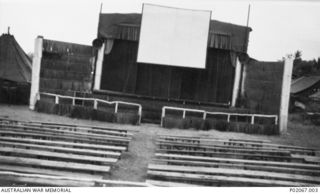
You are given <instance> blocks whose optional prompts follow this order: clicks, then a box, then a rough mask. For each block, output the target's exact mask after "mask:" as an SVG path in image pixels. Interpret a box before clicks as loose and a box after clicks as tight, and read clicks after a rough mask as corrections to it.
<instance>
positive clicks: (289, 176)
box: [148, 164, 320, 184]
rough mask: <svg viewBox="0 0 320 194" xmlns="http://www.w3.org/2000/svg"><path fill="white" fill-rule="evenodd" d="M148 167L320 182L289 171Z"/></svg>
mask: <svg viewBox="0 0 320 194" xmlns="http://www.w3.org/2000/svg"><path fill="white" fill-rule="evenodd" d="M148 169H149V170H156V171H170V172H182V173H184V172H186V173H196V174H210V175H225V176H240V177H251V178H260V179H272V180H284V181H294V182H305V183H312V184H320V177H319V176H317V177H316V176H307V175H297V174H287V173H276V172H265V171H264V172H262V171H256V170H242V169H229V168H209V167H198V166H177V165H161V164H149V165H148Z"/></svg>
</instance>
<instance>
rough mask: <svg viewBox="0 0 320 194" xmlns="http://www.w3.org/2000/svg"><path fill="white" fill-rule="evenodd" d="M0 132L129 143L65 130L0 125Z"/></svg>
mask: <svg viewBox="0 0 320 194" xmlns="http://www.w3.org/2000/svg"><path fill="white" fill-rule="evenodd" d="M0 129H1V130H11V131H12V130H15V131H23V132H29V131H31V132H36V133H41V134H55V135H64V136H70V137H79V136H80V137H86V138H88V139H96V140H109V139H113V140H118V141H126V142H129V141H130V140H131V138H128V137H118V136H110V135H103V134H93V133H83V132H74V131H66V130H56V129H44V128H37V127H27V126H10V125H0Z"/></svg>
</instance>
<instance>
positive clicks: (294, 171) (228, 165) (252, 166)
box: [152, 159, 320, 176]
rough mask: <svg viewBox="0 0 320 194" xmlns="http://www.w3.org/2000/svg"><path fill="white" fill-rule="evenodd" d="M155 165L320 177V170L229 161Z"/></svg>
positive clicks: (172, 161)
mask: <svg viewBox="0 0 320 194" xmlns="http://www.w3.org/2000/svg"><path fill="white" fill-rule="evenodd" d="M152 163H153V164H167V165H180V166H202V167H214V168H232V169H245V170H259V171H268V172H283V173H289V174H302V175H310V176H320V170H309V169H300V168H293V167H282V166H269V165H265V164H254V163H253V164H246V163H236V162H229V161H214V162H203V161H192V160H177V159H154V160H153V161H152Z"/></svg>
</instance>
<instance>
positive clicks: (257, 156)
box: [156, 149, 304, 163]
mask: <svg viewBox="0 0 320 194" xmlns="http://www.w3.org/2000/svg"><path fill="white" fill-rule="evenodd" d="M156 151H157V152H158V153H168V154H181V155H192V156H206V157H220V158H236V159H247V160H266V161H295V162H301V163H302V162H303V161H304V160H303V159H301V158H292V157H291V156H290V155H289V156H281V155H274V154H263V153H259V152H256V153H241V152H237V151H232V150H229V151H228V152H223V151H219V150H212V151H193V150H179V149H170V150H169V149H157V150H156Z"/></svg>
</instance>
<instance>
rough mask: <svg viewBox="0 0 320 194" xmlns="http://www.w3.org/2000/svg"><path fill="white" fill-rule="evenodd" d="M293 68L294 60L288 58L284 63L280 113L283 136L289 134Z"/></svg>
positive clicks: (280, 129) (280, 127) (280, 128)
mask: <svg viewBox="0 0 320 194" xmlns="http://www.w3.org/2000/svg"><path fill="white" fill-rule="evenodd" d="M292 68H293V58H292V57H287V58H286V59H285V61H284V67H283V78H282V89H281V101H280V112H279V131H280V133H281V134H284V133H286V132H287V124H288V112H289V100H290V86H291V75H292Z"/></svg>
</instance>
